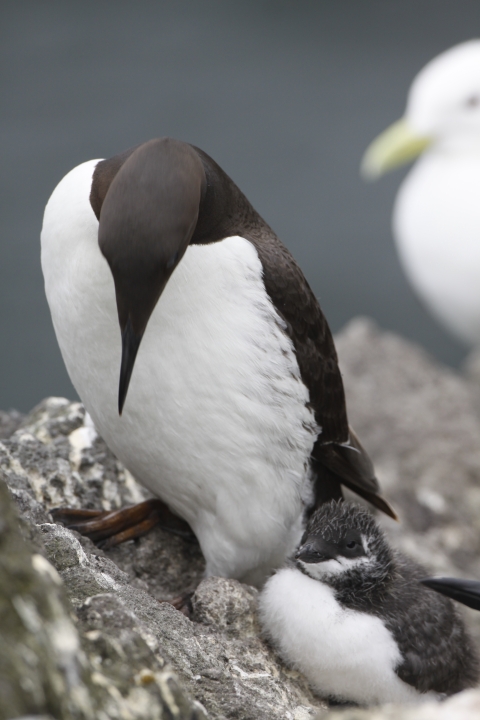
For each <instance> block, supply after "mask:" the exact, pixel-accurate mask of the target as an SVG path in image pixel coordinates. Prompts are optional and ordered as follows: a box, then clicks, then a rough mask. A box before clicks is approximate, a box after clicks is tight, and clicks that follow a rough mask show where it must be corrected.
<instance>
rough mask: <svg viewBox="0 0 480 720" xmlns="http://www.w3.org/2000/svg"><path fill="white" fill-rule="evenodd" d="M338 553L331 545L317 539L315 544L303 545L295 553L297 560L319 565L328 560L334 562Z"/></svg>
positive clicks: (307, 543)
mask: <svg viewBox="0 0 480 720" xmlns="http://www.w3.org/2000/svg"><path fill="white" fill-rule="evenodd" d="M336 556H337V553H336V552H335V550H334V549H333V547H331V546H330V545H329V543H327V542H325V541H324V540H321V539H320V538H316V539H315V540H314V541H313V542H306V543H304V544H303V545H301V546H300V547H299V548H298V550H297V552H296V553H295V560H301V561H302V562H304V563H318V562H325V561H326V560H334V559H335V558H336Z"/></svg>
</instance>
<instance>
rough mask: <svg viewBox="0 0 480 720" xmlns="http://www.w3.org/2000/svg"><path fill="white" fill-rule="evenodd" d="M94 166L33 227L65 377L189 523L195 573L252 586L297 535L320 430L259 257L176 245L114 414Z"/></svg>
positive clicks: (67, 185) (116, 348)
mask: <svg viewBox="0 0 480 720" xmlns="http://www.w3.org/2000/svg"><path fill="white" fill-rule="evenodd" d="M95 164H96V163H95V162H93V163H85V164H84V165H82V166H79V167H78V168H76V169H75V170H73V171H72V172H71V173H70V174H69V175H67V176H66V178H64V180H63V181H62V182H61V183H60V185H59V186H58V187H57V189H56V190H55V192H54V194H53V195H52V198H51V199H50V201H49V204H48V205H47V209H46V212H45V219H44V227H43V231H42V267H43V271H44V276H45V285H46V292H47V298H48V301H49V305H50V309H51V312H52V318H53V322H54V326H55V330H56V334H57V338H58V341H59V344H60V348H61V350H62V354H63V357H64V360H65V363H66V366H67V369H68V372H69V374H70V377H71V379H72V381H73V384H74V385H75V387H76V389H77V391H78V393H79V395H80V397H81V399H82V401H83V402H84V403H85V406H86V408H87V409H88V411H89V412H90V414H91V416H92V418H93V420H94V422H95V425H96V427H97V429H98V431H99V432H100V434H101V435H102V436H103V437H104V439H105V440H106V442H107V443H108V445H109V446H110V447H111V449H112V450H113V451H114V452H115V454H116V455H117V456H118V457H119V458H120V460H122V462H123V463H124V464H125V465H126V466H127V467H128V468H129V469H130V470H131V472H132V473H133V474H134V475H135V477H136V478H137V479H138V480H139V481H140V482H142V483H143V484H144V485H146V486H147V487H148V488H149V489H150V490H151V491H152V492H153V493H155V494H156V495H158V496H159V497H161V498H162V499H163V500H164V501H166V502H167V503H168V504H169V505H170V506H171V507H172V509H173V510H175V511H176V512H177V513H179V514H180V515H181V516H182V517H184V518H185V519H186V520H187V521H188V522H189V523H190V524H191V526H192V528H193V529H194V531H195V533H196V534H197V537H198V538H199V541H200V544H201V546H202V550H203V552H204V554H205V557H206V559H207V573H209V574H217V575H229V576H233V577H241V578H244V579H249V580H250V581H251V582H259V581H260V580H261V578H262V577H263V575H264V573H265V572H267V571H268V569H270V568H271V567H274V566H275V565H278V564H279V563H280V562H282V560H283V557H284V555H285V553H286V552H289V551H291V549H293V546H294V545H295V543H296V542H297V541H298V537H299V533H300V532H301V513H302V509H303V506H304V502H305V501H308V495H309V492H310V481H309V458H310V453H311V450H312V448H313V444H314V442H315V439H316V436H317V433H318V428H316V426H315V422H314V418H313V415H312V412H311V411H310V410H309V409H308V408H307V403H308V399H309V394H308V391H307V389H306V387H305V385H304V384H303V382H302V380H301V377H300V372H299V369H298V364H297V361H296V357H295V352H294V349H293V345H292V343H291V341H290V339H289V338H288V337H287V335H286V334H285V332H284V327H283V321H282V320H281V318H280V317H279V316H278V314H277V313H276V311H275V308H274V307H273V305H272V303H271V302H270V299H269V297H268V296H267V294H266V291H265V287H264V283H263V278H262V267H261V263H260V261H259V258H258V255H257V252H256V250H255V248H254V247H253V245H252V244H251V243H250V242H249V241H248V240H246V239H244V238H242V237H231V238H227V239H225V240H223V241H221V242H217V243H212V244H210V245H202V246H191V247H189V248H188V249H187V252H186V254H185V256H184V257H183V259H182V260H181V262H180V263H179V265H178V267H177V268H176V270H175V271H174V273H173V275H172V277H171V279H170V280H169V282H168V284H167V287H166V289H165V291H164V293H163V294H162V296H161V298H160V300H159V302H158V304H157V306H156V308H155V309H154V311H153V313H152V316H151V318H150V321H149V324H148V326H147V329H146V332H145V335H144V338H143V340H142V343H141V346H140V349H139V352H138V357H137V360H136V364H135V368H134V371H133V375H132V379H131V384H130V389H129V392H128V395H127V399H126V403H125V407H124V411H123V415H122V417H119V416H118V412H117V392H118V377H119V369H120V355H121V346H120V330H119V326H118V319H117V311H116V304H115V292H114V286H113V279H112V276H111V273H110V270H109V268H108V265H107V263H106V261H105V259H104V258H103V256H102V255H101V253H100V250H99V248H98V241H97V232H98V223H97V221H96V218H95V216H94V214H93V211H92V209H91V207H90V204H89V201H88V197H89V188H90V183H91V177H92V172H93V169H94V167H95ZM252 573H253V574H252Z"/></svg>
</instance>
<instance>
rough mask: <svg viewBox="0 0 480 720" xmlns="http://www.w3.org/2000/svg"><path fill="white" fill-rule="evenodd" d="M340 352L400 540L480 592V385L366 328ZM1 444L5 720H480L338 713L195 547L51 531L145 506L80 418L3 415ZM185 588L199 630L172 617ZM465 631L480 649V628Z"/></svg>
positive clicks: (469, 708) (357, 324) (349, 336)
mask: <svg viewBox="0 0 480 720" xmlns="http://www.w3.org/2000/svg"><path fill="white" fill-rule="evenodd" d="M336 341H337V347H338V351H339V356H340V360H341V366H342V371H343V374H344V380H345V386H346V390H347V399H348V407H349V415H350V420H351V422H352V424H353V425H354V427H355V428H356V430H357V432H358V433H359V435H360V437H361V438H362V441H363V442H364V444H365V445H366V447H367V449H368V450H369V452H370V453H371V455H372V458H373V460H374V462H375V464H376V467H377V470H378V475H379V478H380V481H381V483H382V487H383V488H384V491H385V493H386V495H387V496H388V498H389V500H390V501H391V502H392V503H393V504H394V505H395V507H396V508H398V510H399V514H400V516H401V521H402V522H401V524H396V523H393V522H391V521H389V520H388V519H385V520H383V519H382V523H383V525H384V527H385V529H386V531H387V533H388V534H389V536H390V538H391V541H392V543H393V544H396V545H397V546H399V547H401V548H402V549H403V550H404V551H406V552H408V553H409V554H410V555H412V556H413V557H415V558H416V559H418V560H420V561H421V562H423V563H424V564H426V565H427V566H428V567H429V568H430V570H431V571H432V573H443V574H450V575H460V576H467V575H468V576H472V577H477V578H480V442H479V439H480V419H479V416H478V413H477V408H478V406H479V403H478V398H477V390H476V386H475V385H474V384H472V383H469V381H468V380H467V379H465V378H462V377H461V376H459V375H456V374H455V373H453V372H452V371H450V370H448V369H446V368H444V367H441V366H439V365H438V364H436V363H434V362H433V361H432V360H431V359H430V358H429V357H428V356H427V355H426V354H425V353H424V352H423V351H421V350H420V349H418V348H417V347H414V346H412V345H411V344H409V343H407V342H405V341H404V340H402V339H400V338H399V337H396V336H394V335H392V334H390V333H385V332H381V331H380V330H378V329H377V328H376V327H375V326H374V325H373V324H372V323H370V322H369V321H366V320H361V319H359V320H355V321H353V322H352V323H351V324H350V325H349V326H348V327H347V328H346V329H345V330H344V331H343V333H342V334H341V335H339V336H338V338H337V339H336ZM0 437H2V438H3V439H2V440H1V441H0V614H1V616H0V698H1V702H0V720H6V719H7V718H8V719H9V718H17V717H22V716H23V717H25V720H26V716H29V717H30V716H35V717H36V718H37V720H41V718H47V717H50V718H58V719H59V720H70V718H75V719H77V718H78V719H81V720H84V719H85V720H87V719H88V720H90V718H95V719H97V718H98V719H99V720H110V719H117V718H118V719H119V720H120V719H121V720H130V719H132V720H156V719H157V718H158V720H164V719H165V720H167V719H168V720H187V719H188V720H195V719H198V720H200V719H201V718H207V717H208V718H210V719H211V720H223V719H224V718H228V719H234V718H235V719H237V718H238V720H250V719H251V720H258V719H259V718H262V720H270V719H272V720H273V719H274V718H275V719H277V718H278V719H280V718H281V719H282V720H283V719H285V720H307V718H329V719H331V720H340V719H341V718H343V720H354V719H355V720H366V719H367V718H369V719H370V720H380V719H382V720H383V719H385V720H387V718H388V719H389V720H390V719H391V720H394V719H400V718H402V719H404V720H413V718H415V719H417V718H418V720H429V719H430V718H432V719H433V718H435V719H437V718H438V719H439V720H440V718H448V719H449V720H455V719H458V720H470V718H471V719H472V720H473V718H477V717H479V714H480V691H468V692H465V693H461V694H460V695H458V696H456V697H453V698H451V699H449V700H448V701H446V702H444V703H441V704H438V703H426V704H424V705H422V706H420V707H416V708H399V707H394V706H390V707H386V708H375V709H371V710H370V709H364V710H360V709H356V708H355V709H353V708H350V709H343V710H340V709H336V708H328V707H327V705H326V704H325V703H324V702H323V701H322V699H320V698H316V697H315V696H314V695H312V693H311V692H310V690H309V688H308V686H307V684H306V682H305V680H304V679H303V678H302V676H301V675H299V674H298V673H296V672H294V671H291V670H289V669H287V668H286V667H285V666H284V665H283V664H282V663H281V661H280V660H279V658H278V657H277V656H276V654H275V652H274V651H273V650H272V648H270V647H269V646H268V645H267V644H266V643H265V642H264V641H263V640H262V638H261V636H260V633H259V628H258V625H257V619H256V594H257V593H256V590H255V589H253V588H251V587H248V586H246V585H242V584H241V583H238V582H237V581H235V580H225V579H221V578H209V579H206V580H202V575H203V559H202V556H201V553H200V550H199V548H198V546H197V545H196V544H192V543H188V542H187V541H186V540H184V539H182V538H180V537H178V536H175V535H173V534H169V533H167V532H163V531H162V530H160V529H157V530H155V531H152V532H151V533H150V534H149V535H148V536H146V537H144V538H141V539H140V540H138V541H135V542H128V543H126V544H124V545H122V546H119V547H117V548H112V549H110V550H108V551H102V550H100V549H99V548H97V547H96V546H95V545H93V543H91V542H90V541H89V540H87V539H85V538H82V537H80V536H79V535H78V534H76V533H74V532H71V531H70V530H67V529H65V528H63V527H61V526H59V525H55V524H53V523H52V518H51V516H50V515H49V510H50V509H51V508H53V507H57V506H60V505H64V506H69V507H78V508H84V509H87V508H95V509H102V508H103V509H105V510H110V509H114V508H117V507H121V506H123V505H127V504H130V503H134V502H138V501H140V500H142V499H144V498H146V497H147V496H148V495H147V493H146V491H145V490H143V488H141V487H140V486H139V485H138V484H137V483H136V482H135V480H134V478H133V477H132V476H131V475H130V473H129V472H128V471H127V470H125V468H123V467H122V465H121V464H120V463H119V462H118V461H117V460H116V459H115V457H114V456H113V455H112V453H111V452H110V451H109V450H108V448H107V447H106V445H105V443H104V442H103V441H102V439H101V438H100V437H98V435H97V433H96V431H95V428H94V427H93V426H92V424H91V422H89V418H88V416H86V415H85V412H84V409H83V407H82V405H81V404H80V403H75V402H74V403H72V402H69V401H68V400H65V399H63V398H49V399H47V400H45V401H43V402H42V403H41V404H40V405H39V406H38V407H36V408H35V409H34V410H33V411H32V412H31V413H30V414H29V415H28V416H26V417H22V416H20V415H19V414H18V413H16V414H15V413H0ZM5 485H6V486H7V487H8V490H9V492H8V490H7V488H6V487H5ZM12 499H13V502H12ZM14 506H16V508H15V507H14ZM19 518H20V520H19ZM187 588H191V589H195V588H196V590H195V593H194V596H193V614H192V618H191V619H188V618H186V617H185V616H184V615H182V614H181V613H180V612H178V611H177V610H175V609H174V608H173V606H172V605H170V604H169V603H168V600H170V599H171V598H173V597H175V596H176V595H178V594H179V593H180V592H183V591H185V590H186V589H187ZM466 616H467V622H468V623H469V625H470V628H471V630H472V632H473V634H474V635H475V637H476V639H477V641H478V643H479V646H480V613H474V612H473V611H471V612H468V613H466Z"/></svg>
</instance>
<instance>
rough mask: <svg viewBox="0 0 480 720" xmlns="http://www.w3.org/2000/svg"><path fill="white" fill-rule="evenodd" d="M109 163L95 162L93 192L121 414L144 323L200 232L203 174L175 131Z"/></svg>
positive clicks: (201, 168)
mask: <svg viewBox="0 0 480 720" xmlns="http://www.w3.org/2000/svg"><path fill="white" fill-rule="evenodd" d="M108 163H109V161H108V160H106V161H103V166H102V163H99V164H98V166H97V169H96V170H95V173H97V172H98V177H97V180H98V182H97V185H98V188H97V191H96V194H95V193H93V190H94V187H93V185H94V184H95V176H94V181H93V185H92V193H93V194H94V195H95V198H96V201H95V203H94V204H95V208H96V212H97V217H99V229H98V244H99V247H100V250H101V252H102V253H103V255H104V256H105V258H106V260H107V262H108V264H109V266H110V270H111V272H112V275H113V280H114V282H115V295H116V300H117V312H118V320H119V324H120V331H121V334H122V360H121V367H120V382H119V389H118V412H119V414H120V415H121V414H122V410H123V406H124V404H125V399H126V397H127V392H128V388H129V385H130V379H131V377H132V372H133V368H134V365H135V360H136V357H137V353H138V349H139V347H140V343H141V341H142V338H143V335H144V333H145V329H146V327H147V323H148V322H149V319H150V316H151V314H152V312H153V310H154V309H155V306H156V304H157V302H158V300H159V298H160V296H161V294H162V292H163V291H164V289H165V286H166V284H167V282H168V281H169V279H170V276H171V275H172V273H173V271H174V270H175V268H176V266H177V265H178V263H179V262H180V260H181V259H182V257H183V255H184V253H185V251H186V249H187V247H188V244H189V243H190V240H191V239H192V236H193V234H194V232H195V228H196V225H197V221H198V215H199V211H200V202H201V199H202V194H203V192H204V189H205V187H206V177H205V171H204V169H203V165H202V161H201V160H200V157H199V156H198V154H197V153H196V152H195V150H194V149H193V148H192V147H191V146H190V145H187V144H186V143H182V142H179V141H177V140H172V139H170V138H161V139H160V140H151V141H150V142H148V143H145V144H144V145H141V146H140V147H139V148H137V149H136V150H134V151H133V152H132V153H131V154H130V155H129V156H128V158H127V159H126V160H125V161H124V162H123V164H122V165H121V166H120V167H119V168H118V167H116V168H113V169H112V168H111V167H109V166H108ZM102 167H103V169H102ZM114 170H115V172H113V171H114ZM102 173H103V175H102ZM112 173H113V177H112ZM105 185H107V189H106V190H105ZM100 191H101V192H100ZM102 192H103V195H102ZM100 195H101V197H100ZM91 197H92V196H91ZM99 197H100V199H99ZM102 198H103V199H102ZM92 207H93V205H92Z"/></svg>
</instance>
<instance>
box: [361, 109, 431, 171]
mask: <svg viewBox="0 0 480 720" xmlns="http://www.w3.org/2000/svg"><path fill="white" fill-rule="evenodd" d="M431 142H432V139H431V138H429V137H426V136H424V135H419V134H418V133H415V132H414V131H413V130H412V129H411V127H410V125H409V124H408V121H407V120H406V119H405V118H402V119H401V120H398V121H397V122H396V123H393V125H390V127H388V128H387V129H386V130H384V132H383V133H381V134H380V135H379V136H378V137H377V138H375V140H374V141H373V142H372V143H370V145H369V146H368V148H367V149H366V151H365V154H364V156H363V158H362V162H361V165H360V174H361V176H362V178H363V179H364V180H367V181H369V182H373V181H374V180H378V178H379V177H381V176H382V175H384V174H385V173H387V172H389V171H390V170H394V169H395V168H397V167H400V166H401V165H405V164H406V163H408V162H411V161H412V160H415V158H417V157H418V156H419V155H420V154H421V153H422V152H423V151H424V150H426V149H427V147H428V146H429V145H430V144H431Z"/></svg>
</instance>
